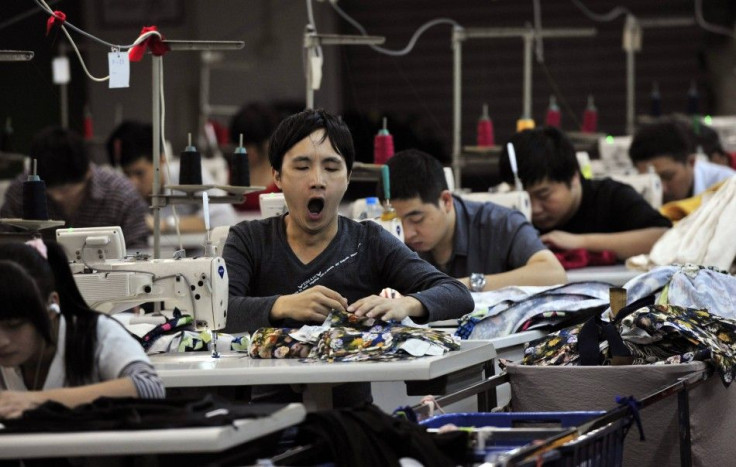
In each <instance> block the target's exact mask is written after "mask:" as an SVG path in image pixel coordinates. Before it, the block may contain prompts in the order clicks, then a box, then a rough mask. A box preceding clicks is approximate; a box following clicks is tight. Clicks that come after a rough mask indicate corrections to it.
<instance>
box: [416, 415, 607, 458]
mask: <svg viewBox="0 0 736 467" xmlns="http://www.w3.org/2000/svg"><path fill="white" fill-rule="evenodd" d="M604 413H605V412H604V411H580V412H497V413H452V414H443V415H438V416H435V417H432V418H429V419H427V420H423V421H422V422H420V424H421V425H423V426H425V427H426V428H440V427H442V426H444V425H447V424H453V425H455V426H457V427H459V428H476V429H482V428H488V427H493V428H501V429H508V430H503V431H499V432H494V435H493V436H492V437H490V438H484V439H483V441H482V443H481V442H480V440H479V439H476V440H475V441H476V443H478V444H476V443H474V444H473V446H472V449H471V451H472V456H471V459H469V460H472V461H473V462H482V461H495V460H496V459H499V458H501V457H502V456H503V454H505V453H508V452H509V451H512V450H513V449H516V448H519V447H522V446H526V445H528V444H530V443H538V442H544V440H546V439H548V438H551V437H553V436H555V435H557V434H560V433H562V432H563V431H565V430H567V429H569V428H573V427H576V426H579V425H582V424H584V423H586V422H588V421H589V420H592V419H593V418H595V417H598V416H600V415H603V414H604ZM580 448H582V446H576V447H575V448H571V449H562V450H554V451H550V452H548V453H546V454H545V455H544V456H543V459H542V463H541V464H542V465H545V466H552V465H559V466H563V465H581V464H580V463H577V461H578V459H580V458H581V457H583V456H584V455H585V454H586V453H587V452H586V449H580ZM581 451H582V452H581ZM619 452H620V448H619ZM469 454H470V453H469ZM606 454H607V453H605V454H603V455H606ZM600 455H601V452H600V451H598V453H597V456H599V457H600ZM570 458H573V459H574V460H575V461H574V462H575V463H572V464H569V463H568V462H569V460H570ZM533 464H534V463H531V464H530V465H533ZM597 465H607V464H597ZM610 465H620V463H619V464H610Z"/></svg>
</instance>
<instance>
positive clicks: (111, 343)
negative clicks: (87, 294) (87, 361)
mask: <svg viewBox="0 0 736 467" xmlns="http://www.w3.org/2000/svg"><path fill="white" fill-rule="evenodd" d="M65 354H66V320H65V319H64V316H63V315H60V316H59V334H58V341H57V346H56V355H54V358H53V360H52V361H51V367H50V368H49V372H48V375H47V376H46V381H44V384H43V389H44V390H46V389H56V388H62V387H65V386H66V371H65V368H64V359H65ZM136 361H141V362H145V363H148V364H149V365H150V363H151V362H150V360H149V359H148V356H147V355H146V353H145V352H144V351H143V348H142V347H141V346H140V344H139V343H138V342H136V340H135V339H134V338H133V337H132V336H131V335H130V334H129V333H128V332H127V331H126V330H125V328H124V327H123V326H122V325H121V324H120V323H118V322H117V321H115V320H114V319H112V318H110V317H108V316H105V315H100V317H99V318H98V320H97V347H96V348H95V358H94V370H93V372H92V378H91V380H90V381H89V382H88V383H90V384H91V383H99V382H103V381H109V380H112V379H117V378H119V377H120V375H121V373H122V371H123V369H124V368H125V367H126V366H127V365H129V364H130V363H132V362H136ZM0 389H9V390H13V391H27V390H28V389H27V388H26V386H25V383H23V378H22V376H21V374H20V372H19V371H18V370H17V369H16V368H7V367H0Z"/></svg>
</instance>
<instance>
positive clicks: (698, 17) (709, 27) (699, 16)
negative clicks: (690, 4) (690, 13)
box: [695, 0, 736, 37]
mask: <svg viewBox="0 0 736 467" xmlns="http://www.w3.org/2000/svg"><path fill="white" fill-rule="evenodd" d="M695 22H696V23H697V25H698V26H700V27H701V28H703V29H704V30H706V31H708V32H712V33H713V34H721V35H724V36H729V37H736V36H734V33H733V31H732V30H730V29H728V28H724V27H722V26H717V25H715V24H710V23H708V22H707V21H705V18H704V17H703V0H695Z"/></svg>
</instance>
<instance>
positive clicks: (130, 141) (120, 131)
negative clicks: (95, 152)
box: [105, 120, 160, 167]
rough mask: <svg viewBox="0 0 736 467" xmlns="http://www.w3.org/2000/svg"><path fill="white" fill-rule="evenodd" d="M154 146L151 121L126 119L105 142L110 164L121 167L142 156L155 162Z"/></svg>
mask: <svg viewBox="0 0 736 467" xmlns="http://www.w3.org/2000/svg"><path fill="white" fill-rule="evenodd" d="M152 147H153V126H152V125H151V124H150V123H142V122H136V121H133V120H126V121H124V122H122V123H121V124H120V125H118V126H117V127H116V128H115V129H114V130H113V131H112V133H111V134H110V136H109V137H108V138H107V142H106V143H105V149H107V157H108V160H109V161H110V165H112V166H118V165H119V166H121V167H126V166H128V165H130V164H133V163H135V162H137V161H138V160H139V159H142V158H145V159H146V160H147V161H149V162H153V155H152V154H151V152H152ZM159 154H160V152H159Z"/></svg>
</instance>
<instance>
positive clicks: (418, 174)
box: [378, 149, 448, 204]
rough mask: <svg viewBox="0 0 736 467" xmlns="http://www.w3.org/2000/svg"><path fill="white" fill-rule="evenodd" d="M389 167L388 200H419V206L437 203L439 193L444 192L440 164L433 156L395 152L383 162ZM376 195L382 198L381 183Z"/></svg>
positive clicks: (406, 151) (442, 170) (416, 152)
mask: <svg viewBox="0 0 736 467" xmlns="http://www.w3.org/2000/svg"><path fill="white" fill-rule="evenodd" d="M386 165H388V168H389V181H390V186H391V199H411V198H415V197H419V198H420V199H421V200H422V202H423V203H432V204H438V203H439V198H440V194H441V193H442V192H443V191H444V190H447V189H448V187H447V180H446V179H445V172H444V169H443V168H442V164H440V161H438V160H437V159H436V158H435V157H433V156H431V155H429V154H427V153H426V152H423V151H420V150H418V149H406V150H404V151H399V152H397V153H396V154H394V155H393V157H391V158H390V159H389V160H388V162H386ZM378 193H379V197H380V198H381V199H383V198H384V193H383V183H382V181H379V183H378Z"/></svg>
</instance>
